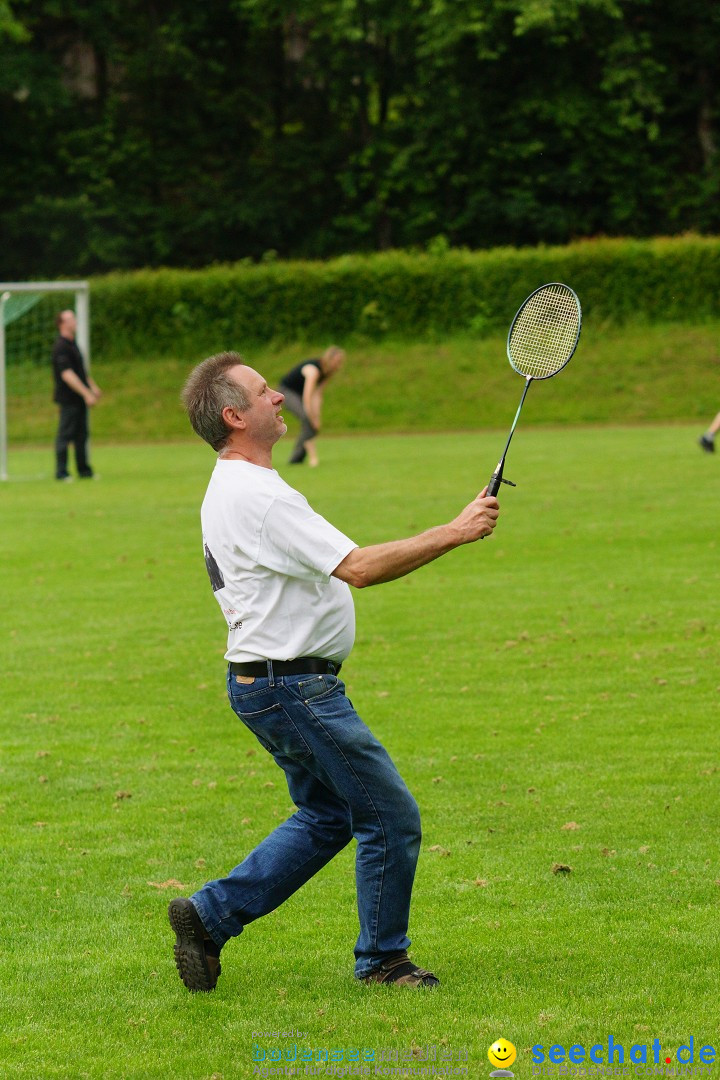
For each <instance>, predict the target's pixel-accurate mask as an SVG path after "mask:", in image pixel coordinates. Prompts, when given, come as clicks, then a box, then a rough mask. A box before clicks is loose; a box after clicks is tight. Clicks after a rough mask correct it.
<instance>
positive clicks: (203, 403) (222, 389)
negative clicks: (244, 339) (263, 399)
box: [182, 352, 250, 450]
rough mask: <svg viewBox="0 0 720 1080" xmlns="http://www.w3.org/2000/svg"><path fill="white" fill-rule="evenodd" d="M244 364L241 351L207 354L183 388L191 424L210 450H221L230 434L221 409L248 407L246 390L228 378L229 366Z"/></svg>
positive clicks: (184, 403)
mask: <svg viewBox="0 0 720 1080" xmlns="http://www.w3.org/2000/svg"><path fill="white" fill-rule="evenodd" d="M244 363H245V361H244V359H243V358H242V356H240V353H236V352H222V353H218V354H217V356H209V357H208V358H207V360H203V362H202V363H201V364H198V366H197V367H196V368H195V369H194V370H193V371H191V372H190V375H189V376H188V379H187V382H186V383H185V386H184V387H183V392H182V401H183V405H184V406H185V408H186V409H187V414H188V416H189V417H190V423H191V424H192V426H193V428H194V430H195V431H196V433H197V434H198V435H199V436H200V438H201V439H204V440H205V442H207V443H210V445H211V446H212V448H213V450H222V448H223V447H224V446H225V444H226V442H227V440H228V437H229V435H230V428H228V427H227V425H226V423H225V421H224V420H223V417H222V411H223V409H225V408H232V409H237V410H238V412H246V411H247V410H248V409H249V408H250V397H249V395H248V393H247V391H246V390H245V389H244V387H242V386H240V385H238V383H236V382H233V380H232V379H229V378H228V371H229V369H230V368H234V367H237V365H238V364H244Z"/></svg>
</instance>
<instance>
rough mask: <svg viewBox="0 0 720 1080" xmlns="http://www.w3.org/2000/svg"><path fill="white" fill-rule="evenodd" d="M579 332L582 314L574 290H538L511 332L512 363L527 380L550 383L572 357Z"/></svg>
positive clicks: (559, 288)
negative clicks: (541, 380) (547, 381)
mask: <svg viewBox="0 0 720 1080" xmlns="http://www.w3.org/2000/svg"><path fill="white" fill-rule="evenodd" d="M579 330H580V312H579V309H578V303H577V300H576V297H575V294H574V293H573V292H572V290H571V289H568V288H567V286H563V285H548V286H547V287H546V288H544V289H539V290H538V292H536V293H535V294H534V295H533V296H531V297H530V298H529V300H528V301H527V303H526V304H525V306H524V307H523V308H522V310H521V311H520V312H519V314H518V316H517V318H516V320H515V323H514V325H513V327H512V330H511V331H510V338H509V341H508V356H509V357H510V362H511V363H512V365H513V367H514V368H515V370H516V371H518V372H519V373H520V374H521V375H524V376H525V377H526V378H532V379H547V378H548V377H549V376H551V375H555V374H556V372H558V371H560V369H561V368H562V367H563V366H564V365H565V364H566V363H567V361H568V359H569V358H570V357H571V356H572V354H573V352H574V350H575V346H576V344H577V338H578V333H579Z"/></svg>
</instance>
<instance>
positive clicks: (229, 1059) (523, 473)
mask: <svg viewBox="0 0 720 1080" xmlns="http://www.w3.org/2000/svg"><path fill="white" fill-rule="evenodd" d="M696 435H697V431H696V428H695V427H692V428H691V427H682V426H677V427H672V428H667V427H656V428H644V429H631V428H625V429H623V428H612V429H610V428H606V429H597V430H592V429H587V428H586V429H576V430H560V429H546V430H537V429H532V428H530V427H528V428H525V429H523V428H521V429H519V431H518V433H517V435H516V438H515V442H514V443H513V448H512V451H511V456H510V460H509V463H508V467H507V470H506V475H508V476H509V477H510V478H511V479H513V480H515V481H516V482H517V483H518V487H517V489H515V490H512V491H511V490H510V489H506V491H507V493H506V494H504V495H503V503H502V505H503V511H502V515H501V519H500V524H499V526H498V529H497V532H496V534H495V536H494V537H493V538H492V540H490V541H486V542H482V543H478V544H476V545H474V546H472V547H468V548H464V549H462V550H460V551H457V552H454V553H452V554H450V555H448V556H447V557H445V558H444V559H442V560H440V561H438V562H436V563H434V564H433V565H431V566H428V567H425V568H423V569H422V570H420V571H418V572H417V573H416V574H414V575H412V576H411V577H408V578H406V579H403V580H401V581H398V582H394V583H392V584H389V585H383V586H378V587H376V588H373V589H368V590H365V591H363V592H360V593H357V594H356V597H355V598H356V607H357V613H358V637H357V642H356V646H355V650H354V652H353V654H352V656H351V658H350V660H349V662H348V664H347V666H346V669H344V676H345V679H346V682H347V686H348V692H349V694H350V696H351V697H352V699H353V701H354V703H355V705H356V707H357V708H358V710H359V712H360V713H361V715H363V717H364V718H365V719H366V720H367V722H368V723H369V724H370V726H371V727H372V728H373V729H374V731H375V732H376V733H377V734H378V736H379V737H380V738H381V739H382V740H383V741H384V742H385V744H386V745H387V747H388V749H389V750H390V752H391V754H392V755H393V757H394V758H395V760H396V762H397V764H398V766H399V768H400V770H401V772H402V773H403V775H404V776H405V778H406V780H407V782H408V784H409V786H410V788H411V789H412V790H413V792H414V793H415V795H416V796H417V798H418V801H419V803H420V807H421V811H422V814H423V823H424V834H425V835H424V845H423V851H422V854H421V858H420V864H419V873H418V879H417V886H416V891H415V901H414V908H413V918H412V924H411V928H410V932H411V937H412V938H413V942H414V944H413V955H414V957H415V958H416V960H417V961H418V962H419V963H421V964H422V965H425V966H431V967H433V969H434V970H435V971H436V972H437V974H438V975H439V976H440V978H441V980H442V984H443V985H442V988H441V989H440V990H439V991H438V992H436V993H434V994H429V993H416V994H413V993H410V992H403V991H400V990H394V991H393V990H388V989H387V988H382V987H375V988H371V989H368V988H366V987H363V986H361V985H359V984H357V983H356V982H355V981H354V980H353V978H352V946H353V943H354V940H355V937H356V934H357V917H356V913H355V906H354V882H353V857H354V851H353V847H352V846H351V847H350V848H348V849H347V850H346V851H345V852H343V853H341V855H340V856H339V857H338V858H336V859H335V860H334V862H332V863H331V864H330V865H329V866H328V867H327V868H326V869H325V870H324V871H323V872H322V873H321V874H320V875H319V876H318V877H317V878H315V879H314V880H313V881H312V882H311V883H309V885H308V886H307V887H306V888H305V889H304V890H302V891H301V892H300V893H298V894H296V896H295V897H293V898H292V899H291V900H290V901H289V902H288V903H287V904H286V905H285V906H284V907H283V908H281V909H280V910H278V911H277V912H276V913H274V914H273V915H271V916H269V917H268V918H266V919H265V920H262V921H260V922H258V923H255V924H253V925H252V926H251V927H249V928H248V929H247V931H246V932H245V933H244V934H243V936H242V937H241V938H240V939H238V940H236V941H233V942H231V943H230V944H229V945H228V946H227V948H226V950H225V952H224V954H223V969H224V970H223V975H222V976H221V979H220V982H219V984H218V989H217V991H216V992H215V993H214V994H212V995H202V996H201V995H197V996H192V995H189V994H188V993H187V992H186V991H185V989H184V988H183V986H182V985H181V983H180V981H179V979H178V978H177V975H176V973H175V970H174V966H173V961H172V949H171V946H172V940H173V939H172V935H171V933H170V931H169V927H168V925H167V922H166V914H165V911H166V906H167V903H168V901H169V900H170V899H171V898H172V896H174V895H178V894H187V893H188V892H190V891H192V890H194V889H195V888H197V887H198V886H199V885H200V884H202V882H203V881H205V880H207V879H209V878H211V877H215V876H217V875H219V874H221V873H223V872H225V871H226V870H228V869H229V868H231V867H232V866H233V865H234V864H235V863H236V862H238V861H239V859H240V857H241V856H242V855H243V854H244V853H246V852H247V851H248V850H249V848H250V847H251V846H252V845H254V844H255V843H256V842H257V841H259V840H260V839H261V838H262V837H263V836H264V835H265V834H266V833H267V832H268V831H269V830H270V829H271V828H273V826H274V825H275V824H276V823H277V822H278V821H279V820H281V819H282V818H283V817H284V816H286V815H287V813H288V811H289V810H290V805H289V798H288V795H287V792H286V789H285V786H284V782H283V778H282V775H281V773H280V772H279V771H278V770H277V768H276V767H275V766H274V764H273V762H272V760H271V759H270V758H269V757H268V756H267V755H265V754H264V752H263V751H262V749H261V748H260V747H259V746H258V745H257V744H256V743H255V742H254V740H253V739H252V737H251V736H250V735H249V733H247V732H246V731H245V730H244V729H243V728H242V727H241V726H240V724H239V722H238V721H237V720H236V719H235V718H234V716H233V714H232V712H231V711H230V709H229V707H228V706H227V703H226V699H225V693H224V685H223V659H222V657H223V652H224V632H223V631H224V624H223V622H222V620H221V617H220V614H219V612H218V611H217V605H216V603H215V601H214V599H213V597H212V594H211V592H210V589H209V587H208V583H207V580H206V575H205V569H204V565H203V561H202V557H201V550H200V538H199V523H198V508H199V503H200V501H201V498H202V494H203V491H204V487H205V484H206V480H207V477H208V475H209V472H210V470H211V468H212V463H213V455H212V453H211V452H210V451H209V449H207V448H205V447H203V446H202V445H200V444H199V443H197V444H195V443H182V444H178V445H165V446H145V447H139V446H138V447H129V446H127V447H122V446H109V445H105V446H103V445H97V446H96V447H95V464H96V467H97V469H98V472H99V474H100V480H99V481H98V482H96V483H95V482H87V483H75V484H67V485H56V484H55V483H54V482H53V481H52V480H51V479H50V478H49V477H50V469H49V466H50V460H49V454H48V450H47V449H42V450H40V449H25V450H15V451H14V452H13V453H12V455H11V469H12V472H13V475H14V479H13V480H11V481H10V482H8V483H7V484H4V485H2V486H0V504H1V506H2V511H1V512H2V520H3V528H2V532H1V533H0V545H2V568H3V569H2V595H3V613H4V614H3V624H2V636H3V679H2V689H0V704H1V706H2V708H1V710H0V717H1V721H0V722H1V724H2V763H1V768H0V777H1V780H2V785H1V791H2V796H1V798H0V803H1V805H0V824H1V825H2V835H3V847H4V873H3V875H2V878H1V879H0V887H1V889H2V914H3V918H2V925H3V933H2V935H1V936H0V971H1V972H2V974H1V975H0V985H1V986H2V998H1V1006H0V1009H1V1012H0V1016H1V1023H0V1061H1V1062H2V1065H1V1066H0V1072H1V1074H2V1076H3V1077H27V1078H33V1080H40V1078H45V1077H71V1078H76V1077H77V1078H79V1077H92V1078H103V1080H104V1078H113V1080H115V1078H117V1080H119V1078H145V1077H147V1078H167V1077H173V1078H177V1080H210V1078H211V1077H214V1078H215V1080H218V1078H220V1077H222V1078H223V1080H232V1078H235V1077H238V1078H240V1077H246V1076H251V1075H253V1062H252V1047H253V1043H256V1044H258V1045H259V1046H260V1047H261V1048H263V1049H265V1050H266V1051H268V1052H269V1049H270V1048H271V1047H274V1046H277V1045H282V1046H285V1047H287V1045H289V1044H292V1042H293V1040H292V1039H286V1040H282V1039H280V1040H278V1039H268V1038H259V1037H253V1032H256V1031H262V1032H271V1031H289V1030H293V1029H295V1030H300V1031H302V1032H307V1036H306V1037H305V1038H303V1039H301V1040H296V1041H297V1044H298V1046H303V1047H308V1048H315V1049H317V1048H328V1049H333V1048H334V1049H343V1050H347V1049H349V1048H350V1047H360V1048H373V1049H375V1050H376V1052H378V1053H379V1051H380V1050H381V1049H385V1050H387V1049H391V1050H392V1049H394V1050H397V1051H398V1052H401V1051H403V1050H406V1051H407V1050H409V1049H410V1048H411V1047H412V1046H414V1047H423V1046H427V1045H435V1046H437V1047H439V1048H444V1049H445V1050H449V1051H452V1052H453V1053H455V1054H457V1052H458V1051H459V1050H461V1049H462V1048H466V1049H467V1053H468V1063H467V1064H468V1074H469V1075H470V1076H479V1077H480V1076H486V1075H487V1073H488V1072H489V1064H488V1061H487V1056H486V1055H487V1048H488V1046H489V1045H490V1044H491V1043H492V1042H493V1041H494V1040H495V1039H497V1038H498V1037H500V1036H502V1037H505V1038H507V1039H510V1040H511V1041H512V1042H513V1043H514V1044H515V1045H516V1046H517V1047H518V1061H517V1062H516V1065H515V1072H516V1075H517V1076H518V1077H519V1078H521V1080H525V1078H526V1077H529V1075H530V1063H531V1062H530V1056H529V1048H530V1047H532V1046H533V1045H535V1044H537V1043H542V1044H543V1045H544V1046H545V1048H546V1050H547V1048H548V1047H549V1045H551V1044H553V1043H560V1044H563V1045H564V1046H566V1047H568V1046H570V1045H571V1044H573V1043H580V1044H583V1045H584V1046H586V1047H589V1046H590V1045H592V1044H595V1043H605V1044H606V1043H607V1040H608V1036H610V1035H612V1036H613V1038H614V1040H615V1041H616V1042H618V1041H619V1042H621V1043H622V1044H623V1045H624V1046H625V1048H626V1052H627V1050H628V1049H629V1047H630V1046H631V1045H632V1044H635V1043H637V1044H642V1043H646V1044H648V1045H650V1043H651V1042H652V1040H653V1039H654V1038H658V1039H660V1040H661V1044H662V1049H663V1053H665V1052H667V1054H668V1055H674V1053H675V1051H676V1049H677V1048H678V1046H680V1045H681V1044H684V1043H687V1042H688V1039H689V1037H690V1036H694V1038H695V1043H696V1046H700V1045H702V1044H706V1043H711V1044H713V1045H717V1044H718V1043H719V1042H720V1035H719V1033H718V1028H717V999H718V990H719V985H718V982H719V980H718V969H717V956H718V947H719V945H720V941H719V938H720V934H719V932H718V926H719V921H720V920H719V916H720V859H719V856H718V841H717V822H718V801H719V798H720V739H719V737H718V731H717V713H718V705H719V703H720V694H719V692H720V685H718V684H719V683H720V677H719V676H718V659H719V654H720V646H719V645H718V640H717V599H716V598H717V590H718V584H719V579H720V569H719V568H718V546H717V544H718V541H717V527H716V526H717V505H718V493H719V491H720V474H719V473H718V467H719V463H718V462H717V461H716V460H715V459H714V458H712V457H710V456H709V455H703V454H701V453H700V451H699V450H698V448H697V446H696V445H695V438H696ZM502 441H503V434H501V433H498V432H494V433H491V432H485V433H480V434H475V435H436V436H427V437H423V436H407V437H393V436H382V437H374V438H361V437H353V438H350V437H347V438H337V439H331V438H326V439H325V440H324V441H323V455H324V456H323V464H322V466H321V468H320V469H318V470H315V471H310V470H299V471H295V472H293V471H292V470H289V469H287V467H286V466H284V464H283V463H284V461H285V460H286V457H287V451H288V449H289V447H288V446H287V445H281V446H280V447H279V448H278V449H277V451H276V454H277V458H276V460H277V463H278V464H279V467H280V471H281V472H282V473H283V475H285V476H287V477H288V478H289V479H290V481H291V482H293V483H295V484H296V485H297V486H298V487H299V488H300V489H301V490H302V491H303V492H304V493H305V494H306V495H307V496H308V498H309V499H310V502H311V503H312V504H313V505H314V506H315V507H316V509H317V510H318V511H320V512H321V513H323V514H325V515H326V516H327V517H329V518H330V519H331V520H332V521H333V522H334V523H335V524H336V525H337V526H338V527H339V528H341V529H343V530H344V531H346V532H347V533H348V534H349V535H351V536H352V537H353V538H355V539H356V540H357V541H358V542H359V543H360V544H368V543H373V542H376V541H380V540H383V539H391V538H395V537H397V536H400V535H408V534H411V533H414V532H418V531H420V530H422V529H424V528H426V527H428V526H430V525H433V524H437V523H439V522H441V521H443V520H446V519H448V518H449V517H450V516H452V515H454V514H455V513H456V512H457V511H458V510H459V509H460V508H461V507H462V505H464V503H465V502H466V501H467V500H468V499H469V498H470V497H472V495H473V494H474V493H475V491H476V490H477V489H478V488H479V487H481V486H482V484H483V483H484V482H485V480H486V479H487V476H488V475H489V473H490V472H491V471H492V468H493V466H494V464H495V462H496V460H497V457H498V455H499V452H500V449H501V447H502ZM556 863H561V864H566V865H568V866H570V867H571V870H570V872H569V873H557V874H556V873H553V872H552V867H553V864H556ZM266 1064H267V1062H266Z"/></svg>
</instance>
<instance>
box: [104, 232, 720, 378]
mask: <svg viewBox="0 0 720 1080" xmlns="http://www.w3.org/2000/svg"><path fill="white" fill-rule="evenodd" d="M558 280H559V281H565V282H567V284H569V285H571V286H572V288H574V289H575V291H576V292H577V293H578V295H579V297H580V300H581V303H582V306H583V315H584V318H585V319H586V320H587V319H588V318H592V319H593V320H594V321H596V322H597V321H608V322H612V323H623V322H625V321H627V320H628V319H631V318H636V317H638V316H641V317H644V318H647V319H648V320H651V321H655V320H661V321H668V320H698V319H703V318H708V317H712V316H717V315H718V314H719V313H720V238H717V237H699V236H687V237H679V238H673V239H655V240H647V241H642V240H593V241H583V242H580V243H576V244H572V245H569V246H567V247H538V248H526V249H519V250H516V249H512V248H496V249H493V250H490V251H481V252H471V251H466V250H442V248H441V250H439V251H438V250H435V251H434V252H432V253H430V252H428V253H417V254H413V253H408V252H400V251H396V252H390V253H385V254H377V255H368V256H362V255H351V256H344V257H342V258H338V259H333V260H331V261H329V262H280V261H272V262H266V263H261V264H252V263H250V262H248V261H243V262H241V263H236V264H233V265H227V266H211V267H209V268H207V269H205V270H170V269H168V270H142V271H136V272H133V273H123V274H111V275H107V276H105V277H99V278H95V279H94V280H93V282H92V320H93V348H94V349H95V350H98V351H101V352H103V353H105V354H107V353H115V352H118V351H121V352H122V351H127V350H129V351H132V352H135V353H139V354H140V355H145V356H148V355H152V354H154V353H177V352H178V351H179V350H180V349H183V348H187V347H189V348H190V349H191V350H192V351H194V352H197V351H200V352H202V351H214V350H216V349H217V350H219V349H223V348H244V347H246V346H247V344H248V343H259V342H287V341H297V340H310V339H314V340H317V341H320V342H322V341H329V340H330V339H333V338H336V339H338V340H342V341H347V339H348V337H350V336H351V335H358V334H359V335H363V336H365V337H368V338H381V337H383V336H384V335H386V334H389V335H393V336H398V337H403V338H410V339H416V340H417V339H421V338H424V337H426V336H429V335H430V336H438V335H444V334H457V333H471V334H476V335H478V336H482V335H483V334H484V333H485V332H488V331H494V330H497V329H498V328H502V327H505V326H507V325H508V323H509V321H510V319H511V318H512V315H513V314H514V313H515V310H516V309H517V307H518V306H519V305H520V303H521V302H522V300H523V299H524V298H525V296H527V294H528V293H530V292H531V291H532V290H533V289H535V288H537V286H538V285H542V284H543V283H544V282H547V281H558Z"/></svg>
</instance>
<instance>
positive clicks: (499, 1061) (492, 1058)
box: [488, 1039, 517, 1069]
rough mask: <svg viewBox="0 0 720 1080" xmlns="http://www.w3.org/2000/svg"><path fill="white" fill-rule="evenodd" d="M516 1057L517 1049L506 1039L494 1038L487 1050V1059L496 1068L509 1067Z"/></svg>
mask: <svg viewBox="0 0 720 1080" xmlns="http://www.w3.org/2000/svg"><path fill="white" fill-rule="evenodd" d="M516 1057H517V1050H516V1049H515V1047H514V1046H513V1044H512V1043H511V1042H508V1041H507V1039H496V1040H495V1042H494V1043H493V1044H492V1046H491V1047H490V1049H489V1050H488V1060H489V1062H490V1064H491V1065H494V1066H495V1067H496V1068H498V1069H509V1068H510V1066H511V1065H512V1063H513V1061H514V1060H515V1058H516Z"/></svg>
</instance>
